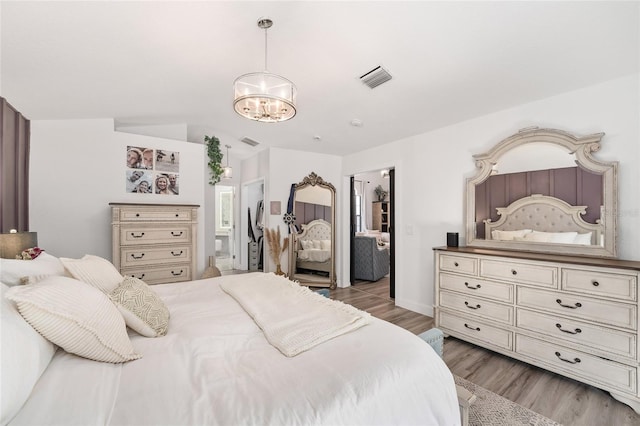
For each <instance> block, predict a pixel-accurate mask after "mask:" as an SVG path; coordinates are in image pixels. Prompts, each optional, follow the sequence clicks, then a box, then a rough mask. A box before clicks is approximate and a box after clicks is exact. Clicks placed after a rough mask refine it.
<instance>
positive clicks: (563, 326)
mask: <svg viewBox="0 0 640 426" xmlns="http://www.w3.org/2000/svg"><path fill="white" fill-rule="evenodd" d="M516 325H517V326H518V327H520V328H523V329H526V330H530V331H536V332H539V333H544V334H547V335H549V336H552V337H555V338H556V339H562V340H566V341H569V342H573V343H577V344H581V345H585V346H586V347H587V348H586V349H585V350H587V351H589V350H590V349H593V350H597V351H600V353H602V354H603V355H606V354H608V353H614V354H617V355H621V356H625V357H628V358H631V359H635V357H636V347H637V346H636V344H637V343H636V335H635V334H631V333H625V332H624V331H618V330H614V329H611V328H605V327H598V326H596V325H592V324H589V323H586V322H582V321H578V320H574V319H568V318H565V317H561V316H558V315H554V314H544V313H540V312H533V311H529V310H526V309H522V308H518V310H517V313H516Z"/></svg>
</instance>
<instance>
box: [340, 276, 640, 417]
mask: <svg viewBox="0 0 640 426" xmlns="http://www.w3.org/2000/svg"><path fill="white" fill-rule="evenodd" d="M330 297H331V298H332V299H336V300H341V301H343V302H345V303H349V304H351V305H353V306H355V307H357V308H359V309H362V310H364V311H367V312H369V313H371V315H373V316H375V317H377V318H381V319H383V320H386V321H389V322H391V323H393V324H396V325H398V326H400V327H402V328H405V329H407V330H409V331H411V332H413V333H415V334H420V333H422V332H423V331H426V330H428V329H430V328H432V327H433V326H434V320H433V318H430V317H427V316H425V315H421V314H418V313H415V312H412V311H409V310H406V309H403V308H400V307H397V306H395V303H394V301H393V299H391V298H389V283H388V279H384V278H383V279H382V280H380V281H378V282H376V283H369V282H361V283H356V284H355V285H354V286H351V287H348V288H338V289H335V290H331V292H330ZM444 360H445V362H446V364H447V365H448V366H449V369H451V371H452V372H453V373H454V374H456V375H458V376H460V377H463V378H465V379H467V380H469V381H471V382H473V383H476V384H478V385H480V386H482V387H484V388H485V389H489V390H490V391H492V392H495V393H497V394H498V395H502V396H503V397H505V398H507V399H509V400H511V401H514V402H516V403H518V404H520V405H522V406H524V407H527V408H530V409H531V410H533V411H536V412H538V413H540V414H542V415H544V416H546V417H549V418H550V419H553V420H555V421H557V422H559V423H562V424H563V425H565V426H570V425H578V426H591V425H593V426H619V425H620V426H622V425H636V426H638V425H640V415H638V414H636V413H635V412H634V411H633V410H632V409H631V408H629V407H628V406H626V405H624V404H622V403H620V402H618V401H616V400H615V399H613V398H612V397H611V396H610V395H609V394H608V393H607V392H604V391H602V390H600V389H596V388H594V387H592V386H589V385H585V384H582V383H579V382H576V381H574V380H572V379H568V378H565V377H562V376H559V375H557V374H554V373H551V372H548V371H545V370H542V369H540V368H537V367H533V366H531V365H529V364H526V363H523V362H520V361H518V360H514V359H511V358H509V357H506V356H503V355H500V354H497V353H495V352H491V351H488V350H485V349H482V348H479V347H477V346H475V345H471V344H469V343H466V342H463V341H461V340H458V339H456V338H453V337H449V338H447V339H445V343H444Z"/></svg>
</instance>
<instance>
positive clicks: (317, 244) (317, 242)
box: [311, 240, 322, 250]
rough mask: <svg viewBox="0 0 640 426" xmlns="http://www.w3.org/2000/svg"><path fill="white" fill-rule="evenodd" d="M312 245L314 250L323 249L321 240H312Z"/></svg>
mask: <svg viewBox="0 0 640 426" xmlns="http://www.w3.org/2000/svg"><path fill="white" fill-rule="evenodd" d="M311 245H312V247H311V248H312V249H313V250H321V249H322V245H321V243H320V240H311Z"/></svg>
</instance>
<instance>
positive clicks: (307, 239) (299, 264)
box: [295, 219, 332, 273]
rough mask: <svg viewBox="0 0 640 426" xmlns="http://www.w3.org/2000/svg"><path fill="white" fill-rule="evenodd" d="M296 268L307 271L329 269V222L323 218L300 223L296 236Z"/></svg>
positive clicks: (327, 271)
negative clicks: (300, 229) (299, 231)
mask: <svg viewBox="0 0 640 426" xmlns="http://www.w3.org/2000/svg"><path fill="white" fill-rule="evenodd" d="M295 250H296V268H297V269H298V270H301V269H304V270H307V271H316V272H326V273H330V271H331V265H332V263H331V224H330V223H329V222H327V221H325V220H323V219H316V220H312V221H311V222H309V223H308V224H304V225H302V232H301V233H300V234H299V235H298V236H297V237H296V244H295Z"/></svg>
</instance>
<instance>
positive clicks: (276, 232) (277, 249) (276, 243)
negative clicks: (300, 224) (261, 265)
mask: <svg viewBox="0 0 640 426" xmlns="http://www.w3.org/2000/svg"><path fill="white" fill-rule="evenodd" d="M264 234H265V236H266V237H267V244H268V245H269V255H270V256H271V260H273V262H274V263H275V264H276V265H278V266H280V258H281V257H282V253H284V252H285V251H287V249H288V248H289V238H288V237H287V238H285V239H284V241H283V242H282V243H280V238H281V237H280V226H278V228H277V229H269V228H264Z"/></svg>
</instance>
